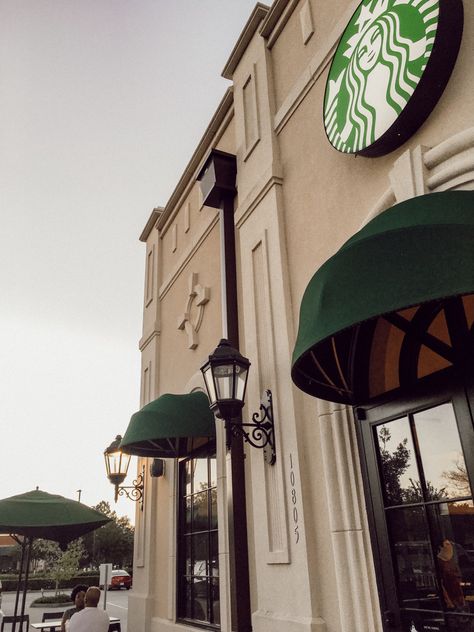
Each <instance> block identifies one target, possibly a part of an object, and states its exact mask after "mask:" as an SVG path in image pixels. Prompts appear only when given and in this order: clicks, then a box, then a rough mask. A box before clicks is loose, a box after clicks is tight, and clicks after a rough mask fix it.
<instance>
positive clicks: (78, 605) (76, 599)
mask: <svg viewBox="0 0 474 632" xmlns="http://www.w3.org/2000/svg"><path fill="white" fill-rule="evenodd" d="M86 590H87V586H86V585H85V584H77V586H74V588H73V589H72V591H71V601H72V602H73V603H74V608H69V610H66V612H65V613H64V614H63V618H62V621H61V632H66V621H69V619H70V618H71V617H72V615H73V614H75V613H76V612H79V611H80V610H83V609H84V598H85V596H86Z"/></svg>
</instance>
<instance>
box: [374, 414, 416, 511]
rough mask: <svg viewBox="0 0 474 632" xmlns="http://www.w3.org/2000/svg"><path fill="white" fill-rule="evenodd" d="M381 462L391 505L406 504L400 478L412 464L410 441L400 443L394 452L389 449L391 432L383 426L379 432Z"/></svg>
mask: <svg viewBox="0 0 474 632" xmlns="http://www.w3.org/2000/svg"><path fill="white" fill-rule="evenodd" d="M378 437H379V449H380V460H381V463H382V470H383V479H384V483H385V493H386V496H387V499H388V500H389V501H390V503H391V504H394V505H395V504H401V503H403V502H404V500H405V499H404V490H402V488H401V486H400V477H401V476H402V475H403V474H404V473H405V472H406V471H407V469H408V467H409V462H410V450H409V449H408V448H407V443H408V439H407V438H405V439H403V441H400V443H399V444H398V446H397V447H396V448H395V450H394V451H393V452H390V450H389V449H388V443H390V440H391V438H392V435H391V434H390V430H389V429H388V428H387V427H386V426H385V425H383V426H381V427H380V429H379V431H378Z"/></svg>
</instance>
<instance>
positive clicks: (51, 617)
mask: <svg viewBox="0 0 474 632" xmlns="http://www.w3.org/2000/svg"><path fill="white" fill-rule="evenodd" d="M63 614H64V612H43V618H42V619H41V621H42V622H43V623H44V622H45V621H60V620H62V618H63ZM55 630H56V628H53V627H51V628H49V632H54V631H55Z"/></svg>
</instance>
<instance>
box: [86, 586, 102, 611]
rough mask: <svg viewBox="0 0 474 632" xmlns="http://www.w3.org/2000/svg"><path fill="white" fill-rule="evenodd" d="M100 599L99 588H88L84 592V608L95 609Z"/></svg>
mask: <svg viewBox="0 0 474 632" xmlns="http://www.w3.org/2000/svg"><path fill="white" fill-rule="evenodd" d="M99 599H100V588H97V586H90V587H89V588H88V589H87V592H86V600H85V601H86V607H87V608H97V604H98V603H99Z"/></svg>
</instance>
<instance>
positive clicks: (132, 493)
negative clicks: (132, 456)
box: [115, 468, 145, 511]
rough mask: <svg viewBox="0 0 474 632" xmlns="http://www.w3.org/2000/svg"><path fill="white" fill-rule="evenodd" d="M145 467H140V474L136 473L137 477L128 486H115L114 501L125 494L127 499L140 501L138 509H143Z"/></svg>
mask: <svg viewBox="0 0 474 632" xmlns="http://www.w3.org/2000/svg"><path fill="white" fill-rule="evenodd" d="M144 470H145V468H143V469H142V472H141V474H138V476H137V478H136V479H135V480H134V481H132V485H130V486H128V485H127V486H117V487H116V488H115V501H116V502H117V498H118V497H119V496H125V497H126V498H128V499H129V500H134V501H140V509H141V510H142V511H143V495H144V489H145V479H144V476H145V471H144Z"/></svg>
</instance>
